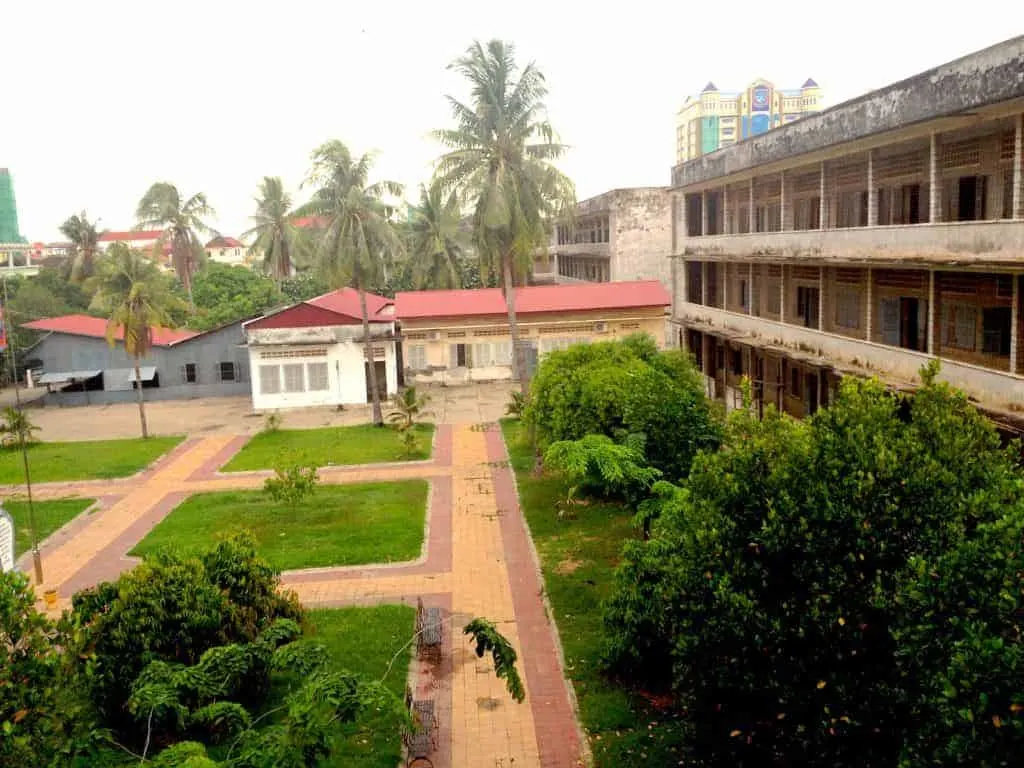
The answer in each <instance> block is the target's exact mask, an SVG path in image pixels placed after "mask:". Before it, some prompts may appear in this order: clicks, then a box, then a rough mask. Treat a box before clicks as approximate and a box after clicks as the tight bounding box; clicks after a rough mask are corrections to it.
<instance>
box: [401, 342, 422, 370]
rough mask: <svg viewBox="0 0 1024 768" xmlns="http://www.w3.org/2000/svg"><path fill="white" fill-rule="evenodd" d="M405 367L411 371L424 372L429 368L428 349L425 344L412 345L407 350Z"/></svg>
mask: <svg viewBox="0 0 1024 768" xmlns="http://www.w3.org/2000/svg"><path fill="white" fill-rule="evenodd" d="M405 353H406V355H405V365H406V367H407V368H409V370H411V371H423V370H426V367H427V347H426V345H425V344H410V345H409V346H408V347H406V349H405Z"/></svg>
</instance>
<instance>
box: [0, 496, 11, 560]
mask: <svg viewBox="0 0 1024 768" xmlns="http://www.w3.org/2000/svg"><path fill="white" fill-rule="evenodd" d="M13 570H14V521H13V520H12V519H11V516H10V515H9V514H7V511H6V510H4V509H3V508H2V507H0V572H2V571H13Z"/></svg>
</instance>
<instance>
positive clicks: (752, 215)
mask: <svg viewBox="0 0 1024 768" xmlns="http://www.w3.org/2000/svg"><path fill="white" fill-rule="evenodd" d="M748 194H749V201H750V202H749V209H748V210H747V218H748V219H749V221H750V226H749V227H747V229H748V230H749V231H750V232H754V231H756V229H757V211H755V210H754V179H753V177H751V179H750V191H749V193H748Z"/></svg>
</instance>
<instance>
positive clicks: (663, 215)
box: [531, 187, 672, 288]
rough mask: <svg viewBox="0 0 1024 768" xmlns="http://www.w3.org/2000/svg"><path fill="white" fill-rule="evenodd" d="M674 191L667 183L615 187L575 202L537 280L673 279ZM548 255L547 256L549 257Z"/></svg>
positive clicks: (536, 271) (540, 259)
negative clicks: (649, 185) (574, 208)
mask: <svg viewBox="0 0 1024 768" xmlns="http://www.w3.org/2000/svg"><path fill="white" fill-rule="evenodd" d="M671 252H672V195H671V193H670V191H669V189H668V187H633V188H629V189H613V190H612V191H610V192H605V193H604V194H602V195H598V196H597V197H591V198H589V199H588V200H583V201H582V202H580V203H579V204H578V205H577V206H576V212H575V216H574V218H573V221H571V222H566V223H562V224H559V225H557V226H556V227H555V228H554V231H553V232H552V233H551V243H550V246H549V247H548V250H547V254H539V255H538V256H537V257H536V258H535V259H534V264H533V275H532V278H531V279H532V281H533V282H534V283H538V284H543V283H555V282H559V283H568V282H581V281H582V282H594V283H606V282H611V281H615V282H620V281H623V280H660V281H661V283H662V284H663V285H664V286H665V287H666V288H668V287H669V285H670V284H671V274H670V269H669V259H668V256H669V255H670V254H671ZM545 255H546V258H545Z"/></svg>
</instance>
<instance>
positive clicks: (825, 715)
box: [606, 369, 1024, 768]
mask: <svg viewBox="0 0 1024 768" xmlns="http://www.w3.org/2000/svg"><path fill="white" fill-rule="evenodd" d="M934 373H935V369H931V370H928V371H925V373H924V379H925V385H924V386H923V388H922V389H921V390H920V391H919V392H918V393H917V395H916V396H915V397H914V398H913V400H912V401H911V402H909V403H906V402H904V401H903V400H902V399H901V398H899V397H896V396H893V395H891V394H889V393H887V392H886V391H885V390H884V389H883V387H882V386H881V385H880V384H878V383H877V382H864V381H848V382H844V384H843V386H842V388H841V392H840V394H839V396H838V398H837V400H836V402H835V403H834V404H833V406H832V407H831V408H828V409H825V410H822V411H819V413H818V414H816V415H815V416H814V417H813V418H812V419H810V420H808V421H805V422H797V421H793V420H791V419H789V418H786V417H782V416H779V415H777V414H774V413H773V412H770V413H769V415H768V416H767V417H766V418H765V420H764V421H763V422H757V421H756V420H754V419H753V418H752V417H751V416H750V415H748V414H746V413H744V412H736V413H735V414H733V416H732V417H731V419H730V425H729V430H728V439H727V444H726V447H725V448H724V449H723V450H722V451H720V452H718V453H713V454H712V453H708V454H703V455H701V456H699V457H698V458H697V459H696V461H695V462H694V466H693V469H692V471H691V474H690V477H689V479H688V481H687V484H686V486H685V488H683V489H670V488H662V489H661V491H662V493H660V494H659V496H658V498H659V501H658V502H657V503H658V509H657V510H656V512H657V514H656V515H652V536H651V539H650V541H647V542H631V543H629V544H628V545H627V546H626V548H625V550H624V553H623V558H624V561H623V564H622V565H621V567H620V569H619V571H618V573H617V588H616V592H615V594H614V595H613V597H612V598H611V599H610V600H609V601H608V603H607V605H606V626H607V630H608V636H607V651H608V653H607V656H608V660H609V662H610V663H611V664H612V666H613V668H614V669H616V670H617V671H619V672H626V673H628V674H630V675H632V676H635V677H636V678H638V679H639V680H641V681H645V682H646V683H647V684H649V685H655V686H656V685H658V684H659V683H660V682H662V681H668V680H671V681H672V684H673V686H674V688H675V691H676V693H677V696H678V703H679V705H680V708H681V710H682V712H683V713H684V714H683V717H684V718H685V719H686V720H687V722H688V724H689V726H690V728H691V729H692V739H691V748H692V754H691V756H690V759H688V760H687V764H688V765H698V766H700V765H703V766H719V765H720V766H763V765H828V766H906V767H907V768H909V767H910V766H921V765H950V766H952V765H1010V764H1012V763H1013V762H1014V760H1015V759H1016V758H1019V755H1020V754H1022V751H1024V683H1022V681H1024V644H1022V641H1021V635H1020V617H1021V615H1022V611H1024V595H1022V590H1021V585H1022V562H1024V478H1022V476H1021V473H1020V471H1019V468H1018V466H1017V465H1016V463H1015V458H1014V455H1013V454H1012V452H1011V451H1010V450H1005V451H1004V450H1002V449H1001V448H1000V447H999V439H998V436H997V435H996V433H995V432H994V430H993V429H992V427H991V426H990V425H989V424H988V423H987V422H986V421H985V420H984V419H983V418H982V417H981V416H979V415H978V414H977V412H976V411H975V410H974V408H973V407H972V406H971V405H970V404H969V403H968V402H967V399H966V397H964V396H963V395H962V394H960V393H956V392H954V391H952V390H950V389H949V388H948V387H946V386H945V385H942V384H938V383H936V382H935V381H934Z"/></svg>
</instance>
